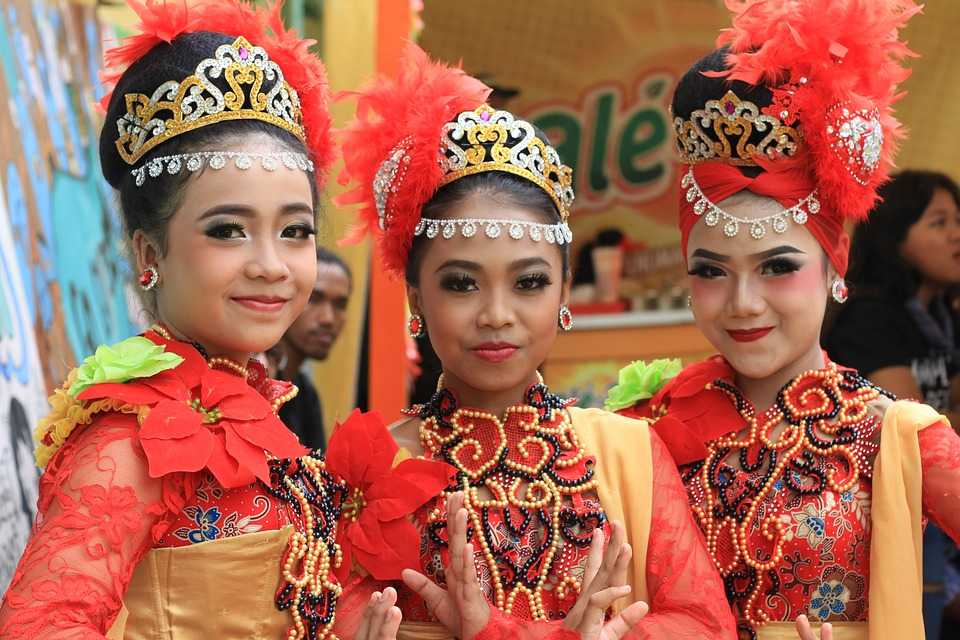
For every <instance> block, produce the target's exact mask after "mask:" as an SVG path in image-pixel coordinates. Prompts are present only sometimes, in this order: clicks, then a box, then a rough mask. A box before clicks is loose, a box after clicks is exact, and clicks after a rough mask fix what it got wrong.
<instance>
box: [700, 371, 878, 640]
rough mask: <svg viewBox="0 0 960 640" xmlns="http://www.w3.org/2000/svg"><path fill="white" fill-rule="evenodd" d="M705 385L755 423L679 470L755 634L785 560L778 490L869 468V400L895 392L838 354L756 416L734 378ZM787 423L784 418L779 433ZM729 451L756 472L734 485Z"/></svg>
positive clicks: (847, 484)
mask: <svg viewBox="0 0 960 640" xmlns="http://www.w3.org/2000/svg"><path fill="white" fill-rule="evenodd" d="M708 388H714V389H718V390H720V391H722V392H723V393H725V394H726V395H727V396H728V397H729V398H730V400H731V402H733V403H734V405H735V406H736V409H737V411H738V412H739V413H740V415H741V417H742V418H743V420H744V421H745V423H746V425H747V426H749V430H748V432H747V434H746V436H745V437H744V436H740V435H738V434H739V433H742V431H743V430H741V431H739V432H735V433H732V434H730V435H726V436H723V437H721V438H717V439H716V440H713V441H711V442H710V443H709V444H708V445H707V451H708V455H707V457H706V458H705V459H704V460H703V461H701V462H698V463H695V464H692V465H689V466H688V467H686V468H684V469H683V480H684V484H686V485H687V488H688V490H689V491H690V492H691V497H692V498H697V499H698V500H695V504H694V505H693V511H694V514H695V515H696V517H697V519H698V521H699V524H700V527H701V528H702V529H703V531H704V534H705V535H706V539H707V548H708V550H709V552H710V554H711V556H713V558H714V561H715V563H716V564H717V568H718V569H719V570H720V573H721V575H722V576H723V578H724V585H725V587H726V592H727V598H728V600H730V602H731V603H732V604H735V605H736V606H737V608H738V609H739V610H740V615H742V616H743V617H744V618H745V620H746V623H747V625H748V628H745V629H744V630H745V631H747V632H749V634H750V635H751V637H755V627H757V626H760V625H762V624H764V623H765V622H767V621H768V615H767V614H766V613H765V612H764V611H763V610H761V608H760V604H761V603H762V602H758V600H759V599H761V597H762V596H763V595H764V593H769V592H771V591H774V590H776V589H777V585H778V584H779V579H778V575H777V567H778V566H779V565H780V563H781V561H782V560H783V544H784V530H785V525H784V524H783V522H782V520H781V518H780V515H781V512H782V508H783V507H782V503H778V502H777V496H776V494H777V492H778V491H779V490H781V489H784V488H785V489H787V490H789V491H792V492H793V493H794V494H795V495H814V494H819V493H821V492H823V491H835V492H837V493H843V492H845V491H848V490H849V489H850V488H851V487H853V486H854V484H856V483H857V481H858V480H859V479H860V478H861V477H870V475H871V464H870V462H871V459H872V457H873V456H874V454H875V453H876V450H877V445H876V443H875V442H874V441H873V436H874V435H875V434H876V430H877V427H878V423H879V419H878V418H877V417H876V416H875V415H873V414H872V413H871V412H870V406H869V405H870V403H871V402H873V401H874V400H876V399H878V398H879V397H880V396H881V395H889V394H887V393H886V392H884V391H882V390H881V389H879V388H878V387H876V386H875V385H873V384H872V383H870V382H869V381H868V380H866V379H865V378H863V377H861V376H860V375H859V374H858V373H856V372H855V371H851V370H841V369H839V368H838V367H837V366H836V365H835V364H833V363H830V364H829V365H828V366H827V367H826V368H824V369H818V370H812V371H807V372H805V373H803V374H801V375H799V376H797V377H796V378H794V379H793V380H792V381H791V382H790V383H788V384H787V385H786V386H784V387H783V388H782V389H781V390H780V392H779V393H778V394H777V397H776V401H775V403H774V404H773V406H771V407H770V408H769V409H768V410H767V411H765V412H763V413H762V414H761V415H759V416H758V415H757V414H756V410H755V409H754V407H753V405H752V404H751V403H750V402H749V401H748V400H747V399H746V398H744V397H743V395H742V394H741V393H740V391H739V390H738V389H737V388H736V387H734V386H733V385H731V384H729V383H728V382H726V381H723V380H717V381H715V382H714V383H712V384H710V385H708ZM781 423H783V424H784V425H785V427H784V428H783V430H782V431H780V433H779V434H775V433H774V431H775V429H776V428H777V427H778V426H779V425H780V424H781ZM731 455H736V457H737V461H738V462H739V465H740V469H741V470H742V471H743V472H744V473H746V474H750V479H749V480H747V481H746V482H743V483H741V484H735V476H736V473H733V472H731V470H730V468H729V466H727V465H725V464H724V461H725V460H727V459H729V457H730V456H731ZM738 490H739V492H738ZM771 505H776V506H771ZM721 549H722V552H721ZM721 555H724V556H725V557H724V558H722V557H721Z"/></svg>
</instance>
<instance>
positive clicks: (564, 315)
mask: <svg viewBox="0 0 960 640" xmlns="http://www.w3.org/2000/svg"><path fill="white" fill-rule="evenodd" d="M560 328H561V329H563V330H564V331H570V329H573V314H572V313H570V307H568V306H567V305H563V306H561V307H560Z"/></svg>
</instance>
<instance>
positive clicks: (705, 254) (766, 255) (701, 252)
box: [691, 244, 806, 262]
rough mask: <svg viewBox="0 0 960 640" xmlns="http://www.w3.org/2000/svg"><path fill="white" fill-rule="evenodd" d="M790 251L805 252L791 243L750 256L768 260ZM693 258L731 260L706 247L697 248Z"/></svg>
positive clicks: (757, 259) (718, 260)
mask: <svg viewBox="0 0 960 640" xmlns="http://www.w3.org/2000/svg"><path fill="white" fill-rule="evenodd" d="M789 253H803V254H805V253H806V252H805V251H801V250H800V249H798V248H796V247H793V246H791V245H789V244H783V245H780V246H779V247H774V248H773V249H768V250H767V251H761V252H760V253H754V254H753V255H751V256H750V258H751V259H753V260H755V261H760V260H768V259H770V258H774V257H776V256H782V255H785V254H789ZM691 257H692V258H706V259H707V260H714V261H716V262H729V261H730V256H725V255H723V254H722V253H714V252H713V251H707V250H706V249H697V250H696V251H694V252H693V255H692V256H691Z"/></svg>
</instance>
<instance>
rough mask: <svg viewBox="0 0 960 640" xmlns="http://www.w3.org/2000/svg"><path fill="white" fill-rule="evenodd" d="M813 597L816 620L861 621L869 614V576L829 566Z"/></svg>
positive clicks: (812, 603)
mask: <svg viewBox="0 0 960 640" xmlns="http://www.w3.org/2000/svg"><path fill="white" fill-rule="evenodd" d="M821 580H822V582H820V584H819V585H818V586H817V588H816V590H815V591H814V593H813V598H812V599H811V600H810V610H809V615H810V618H811V619H813V620H818V621H820V622H825V621H827V620H859V619H862V617H863V616H864V615H865V614H866V590H867V589H866V585H867V581H866V579H865V578H864V577H863V576H862V575H860V574H858V573H857V572H855V571H848V570H846V569H844V568H843V567H841V566H838V565H832V566H829V567H827V568H826V569H825V570H824V572H823V574H822V576H821Z"/></svg>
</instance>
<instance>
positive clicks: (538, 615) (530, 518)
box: [417, 378, 606, 620]
mask: <svg viewBox="0 0 960 640" xmlns="http://www.w3.org/2000/svg"><path fill="white" fill-rule="evenodd" d="M527 400H528V404H524V405H517V406H512V407H509V408H508V409H507V410H506V411H505V413H504V416H503V418H502V419H501V418H499V417H497V416H495V415H493V414H492V413H489V412H486V411H480V410H476V409H468V408H459V407H457V406H456V405H457V402H456V397H455V396H454V395H453V394H452V393H451V392H450V391H449V390H446V389H444V388H443V380H442V378H441V380H440V382H439V384H438V390H437V393H436V394H435V395H434V398H433V399H432V400H431V402H430V403H429V404H428V405H425V406H424V407H420V408H418V409H417V415H419V416H420V417H421V423H420V430H419V433H420V441H421V443H422V445H423V449H424V452H425V454H426V456H427V457H429V458H436V459H441V460H444V461H445V462H447V463H449V464H451V465H452V466H454V467H455V468H456V469H457V481H456V484H455V485H454V486H452V487H450V488H449V489H448V490H446V491H444V494H443V496H441V498H439V499H438V503H437V504H438V506H437V507H435V508H434V509H432V510H431V511H430V513H429V516H428V518H427V522H428V528H427V530H428V535H429V537H430V539H431V540H432V541H433V543H434V544H437V545H438V546H445V545H446V541H445V540H444V539H443V538H441V537H440V535H439V533H438V532H439V531H440V530H441V528H442V527H444V526H445V518H446V514H445V508H444V505H445V502H446V498H445V496H447V495H449V494H450V493H453V492H456V491H462V492H463V493H464V506H465V508H466V510H467V513H468V522H469V524H470V529H471V535H470V539H471V541H473V543H474V546H475V548H477V549H478V551H479V552H480V555H481V556H482V558H483V562H484V564H485V565H486V567H487V569H488V570H489V573H490V575H491V577H492V580H491V582H492V586H493V591H494V593H493V599H494V604H495V605H496V606H497V608H499V609H501V610H502V611H504V612H506V613H511V612H513V611H514V610H522V609H519V602H520V601H522V600H525V601H526V604H527V608H528V609H529V611H530V614H531V616H532V617H533V619H535V620H546V619H547V611H546V608H545V605H544V599H543V593H544V588H545V587H546V586H547V584H548V583H550V584H551V585H553V584H558V585H560V587H553V586H551V588H554V589H558V594H562V595H561V596H560V597H561V598H563V597H566V596H567V595H569V594H570V593H571V591H574V592H576V593H579V589H580V582H579V581H578V580H577V579H575V578H574V577H573V576H572V575H570V574H568V573H566V572H564V573H563V574H562V575H561V574H556V572H555V571H554V569H555V567H556V565H557V564H558V563H557V562H556V561H557V559H558V558H559V557H560V555H561V554H562V553H563V552H564V551H565V550H566V549H567V548H568V547H569V548H571V549H573V548H575V547H574V545H572V544H570V545H565V544H564V539H563V536H562V535H561V532H562V531H564V524H563V523H562V522H561V513H562V512H563V509H564V507H565V506H566V505H567V504H568V501H569V499H570V496H572V495H574V494H583V493H589V492H595V491H596V487H597V482H596V480H595V479H594V477H593V473H592V472H590V471H587V472H586V473H585V474H583V475H582V476H580V477H574V478H572V479H571V478H568V477H564V476H563V475H561V472H562V471H563V470H564V469H571V468H573V467H576V465H578V464H582V463H583V460H584V458H585V457H586V453H585V452H584V451H583V450H582V448H581V447H580V445H579V442H578V440H577V437H576V432H575V431H574V429H573V424H572V422H571V420H570V416H569V413H568V412H566V411H565V410H563V408H564V407H565V406H566V405H567V403H566V402H565V401H563V400H561V399H559V398H557V396H553V395H551V394H550V393H549V392H548V391H547V390H546V387H545V386H544V385H543V381H542V378H538V383H537V384H535V385H533V386H532V387H531V388H530V389H529V390H528V392H527ZM517 432H519V433H520V434H521V435H520V437H519V439H517V438H516V437H514V438H513V439H512V440H513V441H515V442H516V444H515V445H512V446H514V447H515V450H516V451H515V452H516V453H518V454H519V456H514V457H511V453H512V452H511V450H510V446H509V445H508V444H507V443H508V436H509V435H511V434H516V433H517ZM561 452H562V453H563V456H562V457H561V455H560V453H561ZM517 457H519V458H520V460H522V461H518V460H517V459H516V458H517ZM481 490H485V491H487V492H489V493H490V496H491V497H490V498H487V499H485V498H484V497H483V496H482V495H481ZM511 510H518V511H520V513H521V514H522V516H523V524H522V525H521V527H520V529H519V530H517V529H516V528H514V527H513V526H512V525H510V513H511ZM491 515H493V516H494V519H498V520H500V521H502V522H504V523H505V524H506V525H508V526H510V528H511V529H514V530H515V531H519V533H518V534H517V535H518V537H520V538H522V537H523V536H524V535H528V534H529V533H530V531H531V529H530V528H531V527H536V526H542V527H543V532H542V534H541V538H540V539H541V540H543V544H542V545H540V546H539V548H537V549H534V550H533V552H532V553H530V557H529V558H527V559H526V561H525V562H522V563H521V564H520V565H519V566H518V567H517V568H516V573H519V574H520V575H526V574H527V572H528V571H530V570H531V569H534V568H535V569H536V574H535V580H533V582H532V584H533V587H532V588H531V587H528V586H527V585H525V584H523V582H522V581H519V580H517V578H516V576H504V575H502V572H501V564H502V563H503V562H505V561H506V560H505V559H504V558H498V557H497V553H498V551H497V549H495V548H494V546H493V543H492V541H493V534H492V532H491V526H492V525H491V524H490V521H491ZM587 516H591V517H592V518H593V520H594V521H595V522H596V525H595V526H605V525H606V516H605V515H604V514H603V512H602V511H596V512H591V513H589V514H587ZM588 519H589V518H587V517H584V518H582V521H583V522H584V523H585V522H586V521H587V520H588ZM538 521H539V523H542V524H539V525H538ZM584 526H585V525H584ZM588 545H589V534H587V535H585V536H584V538H583V540H582V541H581V545H580V546H581V547H585V546H588ZM563 564H564V566H566V565H567V563H563ZM561 587H562V588H561Z"/></svg>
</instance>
